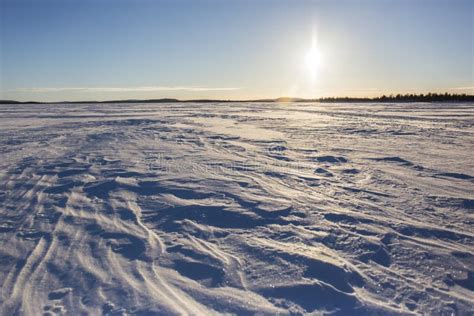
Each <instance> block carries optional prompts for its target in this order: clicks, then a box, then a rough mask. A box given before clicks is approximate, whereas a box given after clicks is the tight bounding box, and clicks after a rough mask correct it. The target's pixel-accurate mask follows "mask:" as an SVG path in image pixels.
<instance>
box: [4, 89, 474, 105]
mask: <svg viewBox="0 0 474 316" xmlns="http://www.w3.org/2000/svg"><path fill="white" fill-rule="evenodd" d="M228 89H230V88H228ZM235 89H238V88H235ZM397 97H398V99H400V100H405V101H407V100H409V98H418V99H428V98H436V97H441V98H442V97H449V98H456V97H462V98H467V99H468V100H469V101H474V94H467V93H449V92H447V91H446V92H427V93H390V94H382V95H378V96H372V97H369V96H364V97H361V96H325V97H317V98H302V97H287V96H281V97H277V98H258V99H212V98H211V99H209V98H198V99H178V98H172V97H165V98H152V99H118V100H85V101H77V100H76V101H74V100H63V101H33V100H29V101H17V100H8V99H0V104H61V103H75V104H78V103H115V102H116V103H138V102H162V103H166V102H175V103H177V102H235V103H237V102H320V101H330V100H334V101H338V100H339V101H344V100H360V101H381V100H389V101H390V100H397ZM415 101H416V100H415Z"/></svg>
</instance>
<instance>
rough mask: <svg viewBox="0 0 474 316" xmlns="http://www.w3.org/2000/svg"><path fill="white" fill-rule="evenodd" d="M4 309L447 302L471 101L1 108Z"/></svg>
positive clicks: (471, 141) (347, 311)
mask: <svg viewBox="0 0 474 316" xmlns="http://www.w3.org/2000/svg"><path fill="white" fill-rule="evenodd" d="M0 111H1V114H0V136H1V137H0V155H1V156H0V158H1V159H0V240H1V248H0V282H1V284H0V285H1V286H0V288H1V289H0V304H1V307H0V314H1V315H17V314H20V315H23V314H24V315H61V314H68V315H79V314H91V315H100V314H102V315H122V314H123V315H154V314H159V315H161V314H202V315H211V314H219V313H225V314H298V313H315V314H325V313H327V314H340V315H354V314H358V315H364V314H370V315H372V314H411V313H414V314H446V315H452V314H458V315H467V314H470V313H473V312H474V310H473V306H474V255H473V253H474V233H473V229H472V228H473V224H474V222H473V209H474V178H473V177H474V160H473V159H472V152H473V149H474V107H473V106H472V105H470V104H421V103H420V104H384V105H379V104H331V105H323V104H313V105H311V104H284V105H279V104H265V103H232V104H230V103H225V104H209V103H206V104H199V103H196V104H191V103H186V104H139V103H137V104H100V105H98V104H82V105H57V104H54V105H2V106H1V107H0Z"/></svg>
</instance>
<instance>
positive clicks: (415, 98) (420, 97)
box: [317, 92, 474, 102]
mask: <svg viewBox="0 0 474 316" xmlns="http://www.w3.org/2000/svg"><path fill="white" fill-rule="evenodd" d="M317 101H319V102H474V95H468V94H465V93H463V94H452V93H447V92H446V93H427V94H423V93H421V94H413V93H407V94H390V95H388V96H387V95H383V96H381V97H374V98H354V97H327V98H320V99H318V100H317Z"/></svg>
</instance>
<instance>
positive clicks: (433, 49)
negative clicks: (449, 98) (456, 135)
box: [0, 0, 474, 101]
mask: <svg viewBox="0 0 474 316" xmlns="http://www.w3.org/2000/svg"><path fill="white" fill-rule="evenodd" d="M0 3H1V10H0V14H1V15H0V20H1V25H0V26H1V27H0V36H1V37H0V45H1V46H0V53H1V56H0V90H1V94H0V98H2V99H16V100H39V101H59V100H105V99H128V98H142V99H145V98H159V97H176V98H182V99H189V98H224V99H247V98H266V97H279V96H301V97H319V96H328V95H335V96H340V95H355V96H365V95H367V96H373V95H381V94H384V93H398V92H428V91H436V92H441V91H442V92H444V91H448V92H459V93H464V92H465V93H474V89H473V86H474V83H473V73H474V62H473V32H474V29H473V7H474V1H470V0H466V1H463V0H432V1H429V0H399V1H389V0H378V1H377V0H362V1H355V0H354V1H348V0H345V1H339V0H333V1H258V0H257V1H217V0H215V1H197V0H196V1H184V0H178V1H145V0H135V1H132V0H128V1H123V0H119V1H111V0H110V1H107V0H96V1H88V0H86V1H79V0H77V1H76V0H63V1H60V0H55V1H46V0H45V1H41V0H37V1H22V0H16V1H11V0H0Z"/></svg>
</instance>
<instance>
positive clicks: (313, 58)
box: [305, 39, 321, 79]
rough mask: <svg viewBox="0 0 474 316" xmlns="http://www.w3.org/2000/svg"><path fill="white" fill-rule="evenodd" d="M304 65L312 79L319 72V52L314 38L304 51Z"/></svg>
mask: <svg viewBox="0 0 474 316" xmlns="http://www.w3.org/2000/svg"><path fill="white" fill-rule="evenodd" d="M305 65H306V69H307V70H308V71H309V73H310V75H311V77H312V78H313V79H314V78H316V76H317V75H318V72H319V68H320V67H321V54H320V52H319V49H318V46H317V44H316V40H315V39H313V41H312V45H311V48H310V49H309V51H308V52H307V53H306V56H305Z"/></svg>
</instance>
